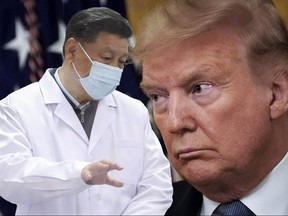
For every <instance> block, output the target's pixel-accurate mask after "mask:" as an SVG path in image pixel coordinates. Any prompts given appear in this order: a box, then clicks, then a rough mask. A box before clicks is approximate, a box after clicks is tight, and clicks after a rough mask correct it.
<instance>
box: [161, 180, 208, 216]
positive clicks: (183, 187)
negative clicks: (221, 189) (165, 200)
mask: <svg viewBox="0 0 288 216" xmlns="http://www.w3.org/2000/svg"><path fill="white" fill-rule="evenodd" d="M173 190H174V193H173V202H172V205H171V207H170V208H169V209H168V210H167V212H166V214H165V215H166V216H170V215H171V216H172V215H173V216H174V215H176V216H178V215H190V216H192V215H200V212H201V207H202V202H203V196H202V194H201V193H200V192H199V191H197V190H196V189H195V188H194V187H192V186H191V185H190V184H188V183H187V182H185V181H183V180H182V181H178V182H174V183H173Z"/></svg>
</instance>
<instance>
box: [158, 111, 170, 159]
mask: <svg viewBox="0 0 288 216" xmlns="http://www.w3.org/2000/svg"><path fill="white" fill-rule="evenodd" d="M154 121H155V123H156V125H157V127H158V129H159V131H160V133H161V136H162V138H163V140H164V143H165V146H166V148H167V151H168V152H169V153H170V152H171V146H172V134H171V133H169V132H168V127H167V118H164V117H161V116H159V115H157V114H154Z"/></svg>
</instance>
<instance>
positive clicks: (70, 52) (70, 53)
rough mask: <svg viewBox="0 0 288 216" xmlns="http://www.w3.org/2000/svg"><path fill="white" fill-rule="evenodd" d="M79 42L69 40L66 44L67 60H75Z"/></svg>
mask: <svg viewBox="0 0 288 216" xmlns="http://www.w3.org/2000/svg"><path fill="white" fill-rule="evenodd" d="M77 45H78V43H77V41H76V40H75V39H74V38H69V39H68V40H67V41H66V43H65V47H64V50H65V58H66V59H67V60H73V59H74V57H75V54H76V51H77Z"/></svg>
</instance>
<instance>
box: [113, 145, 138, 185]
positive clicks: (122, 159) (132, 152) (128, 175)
mask: <svg viewBox="0 0 288 216" xmlns="http://www.w3.org/2000/svg"><path fill="white" fill-rule="evenodd" d="M143 151H144V150H143V143H142V142H141V141H138V140H136V141H135V140H123V141H119V142H118V143H117V144H116V148H115V159H116V162H117V163H119V164H120V165H121V166H122V167H123V168H124V169H123V170H121V171H118V172H117V178H118V179H119V180H120V181H122V182H123V183H124V184H130V185H137V182H138V181H139V180H140V178H141V174H142V170H143V154H144V152H143Z"/></svg>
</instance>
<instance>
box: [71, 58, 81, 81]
mask: <svg viewBox="0 0 288 216" xmlns="http://www.w3.org/2000/svg"><path fill="white" fill-rule="evenodd" d="M72 66H73V68H74V70H75V72H76V74H77V76H78V77H79V79H82V77H81V76H80V75H79V73H78V71H77V70H76V67H75V65H74V62H72Z"/></svg>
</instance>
